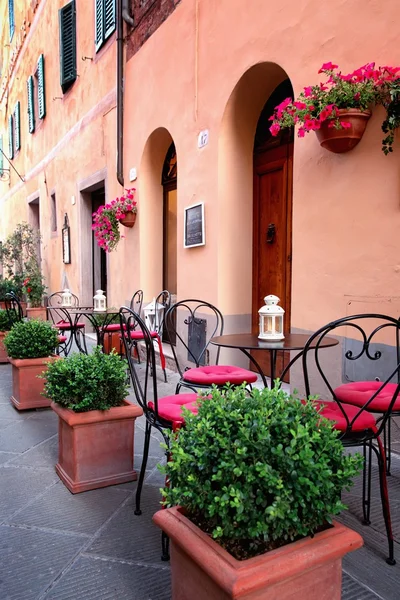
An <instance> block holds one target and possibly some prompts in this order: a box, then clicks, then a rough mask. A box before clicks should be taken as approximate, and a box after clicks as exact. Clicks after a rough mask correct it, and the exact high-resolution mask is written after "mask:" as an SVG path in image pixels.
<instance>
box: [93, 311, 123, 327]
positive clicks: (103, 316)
mask: <svg viewBox="0 0 400 600" xmlns="http://www.w3.org/2000/svg"><path fill="white" fill-rule="evenodd" d="M113 310H115V315H114V316H113V317H112V318H111V320H110V312H111V311H113ZM118 313H119V309H118V308H116V307H115V306H111V307H110V308H109V309H108V313H98V314H96V315H93V319H94V320H95V321H96V325H97V326H98V327H102V326H103V325H104V323H105V321H107V325H111V324H112V323H119V314H118Z"/></svg>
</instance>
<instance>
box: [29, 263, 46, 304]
mask: <svg viewBox="0 0 400 600" xmlns="http://www.w3.org/2000/svg"><path fill="white" fill-rule="evenodd" d="M46 289H47V287H46V286H45V285H44V283H43V275H42V274H41V272H40V270H39V268H38V266H37V265H35V264H34V263H33V264H32V263H29V265H28V268H27V271H26V277H25V279H24V281H23V291H24V293H25V294H26V297H27V298H28V300H29V303H30V305H31V307H32V308H38V307H39V306H42V305H43V294H44V293H45V291H46Z"/></svg>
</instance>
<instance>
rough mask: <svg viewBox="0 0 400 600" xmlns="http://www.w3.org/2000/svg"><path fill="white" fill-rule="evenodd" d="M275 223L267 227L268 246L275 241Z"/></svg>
mask: <svg viewBox="0 0 400 600" xmlns="http://www.w3.org/2000/svg"><path fill="white" fill-rule="evenodd" d="M275 233H276V229H275V223H270V224H269V225H268V227H267V244H273V243H274V241H275Z"/></svg>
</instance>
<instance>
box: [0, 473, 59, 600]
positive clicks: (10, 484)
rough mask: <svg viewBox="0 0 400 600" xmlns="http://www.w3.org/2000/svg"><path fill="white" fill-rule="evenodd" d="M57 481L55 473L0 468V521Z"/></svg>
mask: <svg viewBox="0 0 400 600" xmlns="http://www.w3.org/2000/svg"><path fill="white" fill-rule="evenodd" d="M57 481H58V477H57V475H56V473H55V472H50V471H44V470H43V471H39V470H33V469H20V468H17V467H5V466H4V465H3V466H1V467H0V521H3V520H4V519H7V518H10V517H11V516H12V515H13V514H14V513H15V512H16V511H17V510H19V509H21V508H23V507H24V506H26V505H27V504H29V503H30V502H32V500H34V498H35V497H36V496H38V495H40V494H42V493H43V492H44V491H45V490H46V488H48V487H49V486H51V485H53V484H54V483H56V482H57ZM0 598H1V596H0Z"/></svg>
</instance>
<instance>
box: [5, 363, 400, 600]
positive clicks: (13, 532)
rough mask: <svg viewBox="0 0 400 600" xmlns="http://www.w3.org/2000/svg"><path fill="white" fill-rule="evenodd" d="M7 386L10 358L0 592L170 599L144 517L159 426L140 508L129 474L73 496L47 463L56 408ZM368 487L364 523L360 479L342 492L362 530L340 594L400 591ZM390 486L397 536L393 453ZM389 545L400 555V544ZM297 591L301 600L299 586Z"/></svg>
mask: <svg viewBox="0 0 400 600" xmlns="http://www.w3.org/2000/svg"><path fill="white" fill-rule="evenodd" d="M168 379H169V382H168V384H165V383H164V382H163V378H162V373H161V372H160V374H159V392H160V395H164V394H167V393H171V392H172V391H173V390H174V388H175V382H176V374H175V373H172V372H169V373H168ZM11 388H12V380H11V366H10V365H0V600H91V599H96V600H125V599H126V600H128V599H129V600H147V599H148V600H150V599H151V600H169V599H170V598H171V591H170V568H169V564H167V563H163V562H161V560H160V554H161V552H160V549H161V538H160V531H159V530H158V529H157V528H156V527H154V526H153V524H152V522H151V517H152V515H153V514H154V512H155V511H156V510H158V507H159V501H160V493H159V488H160V487H161V486H162V484H163V479H162V476H161V475H160V474H159V472H158V470H157V467H156V465H157V463H158V462H160V461H162V460H163V453H162V450H161V449H160V446H159V439H158V437H157V435H154V436H153V438H152V441H151V448H150V458H149V461H148V469H147V474H146V481H145V485H144V492H143V498H142V507H143V514H142V515H141V516H139V517H137V516H135V515H134V513H133V503H134V493H135V488H136V483H132V484H123V485H119V486H114V487H109V488H104V489H101V490H95V491H91V492H85V493H82V494H77V495H72V494H71V493H70V492H69V491H68V490H67V489H66V488H65V487H64V485H63V484H62V483H61V481H60V480H59V479H58V476H57V475H56V473H55V471H54V465H55V464H56V462H57V419H56V416H55V414H54V413H53V411H52V410H51V409H40V410H35V411H26V412H23V413H19V412H18V411H17V410H15V409H14V408H13V406H12V405H11V404H10V401H9V397H10V394H11ZM132 400H133V398H132ZM143 428H144V422H143V418H142V419H139V420H138V421H137V429H136V443H135V446H136V451H135V462H136V467H137V469H139V468H140V464H141V452H142V444H143ZM375 483H377V482H376V480H375ZM374 489H375V490H376V493H375V494H374V500H375V504H374V510H373V514H372V520H373V525H372V526H371V527H365V528H363V527H362V526H361V525H360V524H359V520H358V517H359V516H360V507H361V502H360V493H359V492H360V490H359V484H357V486H356V487H355V488H353V490H352V492H351V494H349V495H348V496H347V498H346V500H347V502H348V503H349V505H350V509H351V512H348V513H347V514H344V515H343V518H342V520H343V521H345V522H346V523H347V524H350V525H351V526H352V527H354V528H356V529H358V530H359V531H360V532H361V533H362V534H363V535H364V537H365V546H364V548H363V549H361V550H359V551H357V552H355V553H353V554H351V555H349V557H347V558H346V559H345V563H344V569H345V573H344V578H343V596H342V598H343V599H344V600H373V599H376V598H381V599H383V600H395V599H396V600H398V598H399V597H400V593H399V589H400V568H399V565H396V566H395V567H389V566H387V565H386V563H385V561H384V555H385V552H386V540H385V536H384V534H383V533H382V532H383V523H382V519H381V516H380V512H379V511H380V503H379V494H378V491H377V487H375V488H374ZM390 494H391V498H392V515H393V521H394V528H395V534H396V539H397V540H399V539H400V524H399V523H400V518H399V517H400V506H399V505H400V463H399V462H398V461H397V460H395V461H394V468H393V476H392V477H391V478H390ZM396 552H397V558H398V560H399V563H400V551H399V547H398V544H396ZM298 598H299V600H303V599H302V597H301V591H300V590H299V596H298ZM193 600H196V599H195V598H193ZM277 600H279V599H278V598H277ZM305 600H306V599H305Z"/></svg>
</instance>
